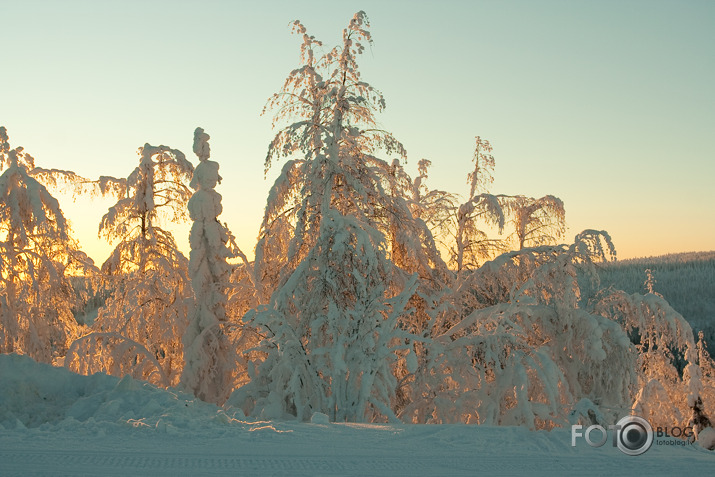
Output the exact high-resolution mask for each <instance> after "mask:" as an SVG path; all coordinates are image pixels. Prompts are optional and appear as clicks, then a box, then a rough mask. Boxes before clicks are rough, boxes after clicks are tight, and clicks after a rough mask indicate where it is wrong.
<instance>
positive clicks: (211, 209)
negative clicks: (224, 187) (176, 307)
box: [181, 128, 234, 403]
mask: <svg viewBox="0 0 715 477" xmlns="http://www.w3.org/2000/svg"><path fill="white" fill-rule="evenodd" d="M208 140H209V135H208V134H206V133H205V132H204V130H203V129H202V128H196V131H195V132H194V153H195V154H196V155H197V156H198V158H199V165H198V166H197V167H196V169H195V170H194V175H193V178H192V179H191V188H193V189H194V191H195V192H194V194H193V195H192V196H191V199H190V200H189V203H188V208H189V217H191V220H193V221H194V224H193V225H192V227H191V234H190V235H189V244H190V246H191V252H190V254H189V277H190V278H191V287H192V288H193V289H194V295H195V297H196V303H195V305H194V308H193V309H192V311H191V314H190V316H189V325H188V327H187V328H186V332H185V333H184V360H185V363H186V364H185V365H184V372H183V374H182V376H181V382H182V384H183V385H184V386H185V387H187V388H188V389H189V390H191V392H193V393H194V394H195V395H196V396H197V397H198V398H200V399H202V400H204V401H208V402H215V403H223V402H224V401H225V400H226V398H227V397H228V393H230V391H231V383H232V381H231V366H230V364H231V358H230V357H229V352H230V344H229V341H228V339H227V337H226V335H225V332H224V328H225V325H226V321H227V317H226V307H227V288H228V286H229V283H228V282H229V277H230V275H231V272H232V267H231V265H229V264H228V262H227V259H229V258H231V257H233V256H234V253H233V252H232V251H231V250H230V249H229V247H228V246H227V244H228V242H229V239H230V235H229V233H228V230H227V229H226V227H224V226H223V225H222V224H221V223H220V222H219V221H218V218H217V217H218V216H219V215H220V214H221V211H222V207H221V195H220V194H219V193H218V192H216V190H215V187H216V184H217V183H220V182H221V176H219V174H218V169H219V165H218V162H215V161H210V160H209V157H210V155H211V153H210V148H209V143H208Z"/></svg>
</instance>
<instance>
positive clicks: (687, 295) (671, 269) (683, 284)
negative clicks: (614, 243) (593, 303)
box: [599, 251, 715, 350]
mask: <svg viewBox="0 0 715 477" xmlns="http://www.w3.org/2000/svg"><path fill="white" fill-rule="evenodd" d="M648 269H649V270H651V272H652V276H653V278H654V280H655V282H654V283H653V290H654V291H655V292H657V293H660V294H661V295H663V297H664V298H665V299H666V300H668V302H669V303H670V305H671V306H672V307H673V308H675V309H676V310H677V311H678V312H680V314H681V315H683V317H684V318H685V319H686V320H688V322H690V325H691V326H692V327H693V330H694V331H695V332H696V333H697V332H698V331H700V330H703V331H705V337H706V340H707V341H708V348H709V349H710V350H712V349H713V348H714V347H715V251H711V252H690V253H677V254H669V255H662V256H659V257H647V258H636V259H630V260H619V261H617V262H612V263H608V264H607V265H605V266H604V267H602V268H600V270H599V276H600V278H601V285H602V286H603V287H608V286H610V285H613V286H614V287H616V288H619V289H621V290H623V291H626V292H628V293H636V292H637V293H646V292H647V290H646V285H645V282H646V277H647V275H646V270H648ZM696 340H697V334H696Z"/></svg>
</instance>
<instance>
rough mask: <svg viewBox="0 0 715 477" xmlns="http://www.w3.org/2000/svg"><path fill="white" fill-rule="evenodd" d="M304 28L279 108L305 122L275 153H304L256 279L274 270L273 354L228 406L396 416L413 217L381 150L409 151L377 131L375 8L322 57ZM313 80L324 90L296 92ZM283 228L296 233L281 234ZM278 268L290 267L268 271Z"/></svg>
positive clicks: (279, 412)
mask: <svg viewBox="0 0 715 477" xmlns="http://www.w3.org/2000/svg"><path fill="white" fill-rule="evenodd" d="M296 26H297V31H298V32H299V33H302V34H303V40H304V44H303V47H302V49H301V50H302V52H303V55H304V56H303V60H304V66H303V67H302V68H300V69H298V70H294V72H293V73H291V77H289V80H288V81H287V82H286V86H285V87H284V91H283V92H282V94H281V96H280V98H281V99H280V101H279V102H278V103H275V104H273V106H274V107H276V106H278V107H279V108H280V109H279V116H278V117H279V118H280V119H283V118H284V116H283V115H282V114H281V112H283V111H291V112H292V113H293V114H292V115H291V116H290V117H291V118H292V119H297V121H295V122H293V123H292V124H291V125H290V126H288V127H287V128H284V129H283V130H281V131H280V132H279V133H278V135H277V138H276V140H274V141H273V143H271V146H270V148H269V158H270V157H272V154H273V153H274V151H276V150H277V148H278V150H279V152H280V154H285V155H293V156H298V157H296V158H294V159H292V160H291V161H289V162H288V163H287V164H286V166H285V167H284V168H283V171H282V173H281V175H280V176H279V178H278V179H277V180H276V183H275V184H274V186H273V188H272V190H271V193H270V195H269V200H268V204H267V207H266V215H265V218H264V222H263V226H262V232H261V236H260V241H259V244H258V246H257V252H256V268H257V270H258V272H257V273H256V276H257V279H261V278H262V277H269V278H270V279H271V280H274V282H273V284H272V285H274V286H275V287H276V288H275V291H272V292H271V293H270V295H268V294H267V293H266V295H265V296H270V299H269V301H268V305H266V306H263V307H259V308H258V309H257V310H256V311H255V312H253V313H250V314H249V315H248V317H247V318H248V320H249V321H250V322H251V323H254V324H255V325H257V326H258V327H259V328H260V329H261V330H262V332H263V333H264V334H265V339H264V341H263V343H262V347H261V349H263V350H264V351H265V353H266V358H265V360H264V361H263V362H261V363H259V364H258V365H257V366H256V368H255V369H254V370H253V371H252V380H251V382H250V383H249V384H248V385H246V386H244V387H243V388H240V389H239V390H237V391H236V392H235V393H234V394H233V395H232V397H231V399H230V400H229V402H230V403H232V404H234V405H240V406H242V407H243V408H244V409H246V410H248V411H250V412H252V413H254V414H256V415H263V416H267V417H283V416H287V415H292V416H296V417H297V418H299V419H307V418H309V417H310V415H311V413H313V412H323V413H325V414H327V415H329V416H330V417H331V419H333V420H351V421H352V420H357V421H364V420H375V419H386V418H388V419H389V418H394V415H393V413H392V410H391V409H390V399H391V398H392V396H393V395H394V392H395V385H396V382H395V377H394V375H393V374H392V370H391V362H392V361H395V360H396V359H397V356H396V355H395V350H396V349H397V348H400V347H402V346H404V345H403V344H400V341H399V340H397V339H396V338H397V336H399V333H398V331H397V326H398V322H399V318H400V315H402V314H403V313H404V309H405V306H406V302H407V300H408V299H409V298H410V297H411V296H412V295H413V293H414V279H412V280H410V279H408V278H407V277H406V276H405V275H404V274H402V273H401V272H399V270H398V269H397V268H396V267H395V266H394V265H393V262H392V261H390V260H389V259H388V251H390V252H391V253H392V255H393V257H394V254H395V250H394V248H392V247H389V246H388V242H387V240H386V237H387V236H388V233H389V230H390V227H391V224H392V221H393V220H394V219H395V218H396V217H400V218H404V219H405V220H404V222H405V225H406V227H409V226H410V223H414V221H413V220H412V216H411V214H410V211H409V207H408V205H407V203H406V201H405V200H404V199H403V198H399V199H397V198H394V197H393V196H391V195H390V193H389V192H388V191H387V190H386V189H385V185H386V184H389V178H388V175H389V170H390V166H389V164H388V163H387V162H385V161H384V160H381V159H379V158H377V157H376V156H375V155H374V152H375V151H376V150H378V149H380V148H381V149H383V150H385V151H386V152H387V153H388V154H389V153H391V152H393V151H396V152H398V153H402V152H403V148H402V146H401V145H400V144H399V143H398V142H397V141H395V140H394V138H393V137H392V136H391V135H390V134H388V133H386V132H384V131H380V130H377V129H373V128H371V127H372V126H374V125H375V119H374V112H375V111H379V110H381V109H382V108H383V107H384V100H383V98H382V95H381V94H380V93H379V92H378V91H377V90H375V89H374V88H373V87H372V86H370V85H369V84H367V83H365V82H364V81H363V80H362V79H361V77H360V72H359V69H358V65H357V56H358V55H359V54H360V53H361V52H362V51H363V50H364V45H365V44H366V43H368V42H370V41H371V36H370V33H369V31H367V30H366V27H367V26H368V25H367V18H366V16H365V14H364V12H359V13H357V14H356V15H355V16H354V17H353V19H352V20H351V22H350V24H349V26H348V28H346V29H345V30H344V31H343V43H342V45H341V46H340V47H336V48H334V49H332V50H331V51H330V52H328V53H327V54H324V55H322V56H321V57H320V58H319V59H317V60H315V58H314V56H313V48H314V47H315V46H316V45H318V44H319V43H318V42H316V41H315V40H314V38H312V37H309V36H308V35H307V34H306V33H305V28H304V27H303V26H302V25H301V24H300V23H299V22H296ZM306 52H308V56H307V60H306V56H305V54H306ZM318 66H319V67H318ZM294 75H298V77H296V78H294ZM304 83H305V84H308V85H310V84H313V85H314V87H313V88H312V89H311V88H307V89H305V90H304V89H303V88H302V87H300V88H298V89H297V90H296V87H295V85H296V84H301V85H302V84H304ZM294 116H297V118H294ZM279 146H280V147H279ZM269 164H270V163H269V161H267V165H269ZM276 226H278V227H279V229H278V230H280V231H282V232H289V235H287V236H282V237H276V234H275V233H274V232H275V230H276V229H275V228H274V227H276ZM277 240H280V244H281V245H274V244H276V243H277ZM282 247H284V248H282ZM281 248H282V252H283V254H284V256H285V259H282V260H281V261H280V262H272V263H269V262H267V260H268V259H271V258H272V257H270V256H269V255H268V254H267V253H266V252H267V251H268V250H270V251H271V252H272V253H275V252H276V251H279V250H281ZM404 249H405V250H410V251H412V250H419V249H420V248H419V247H411V246H410V247H405V248H404ZM278 265H280V268H281V270H280V271H279V270H275V268H274V271H269V270H270V268H271V267H276V266H278Z"/></svg>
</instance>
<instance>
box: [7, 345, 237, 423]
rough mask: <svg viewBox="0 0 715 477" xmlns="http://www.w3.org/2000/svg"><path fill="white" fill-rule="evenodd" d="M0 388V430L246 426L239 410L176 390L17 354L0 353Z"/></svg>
mask: <svg viewBox="0 0 715 477" xmlns="http://www.w3.org/2000/svg"><path fill="white" fill-rule="evenodd" d="M0 389H1V390H2V392H0V429H23V428H40V429H51V428H55V427H59V428H67V427H79V426H83V427H84V428H87V427H88V426H89V427H92V425H97V426H99V427H102V428H105V427H107V425H110V426H111V425H118V426H122V427H135V428H139V427H141V428H150V429H156V430H159V431H163V432H172V431H178V430H181V429H184V430H186V429H190V430H198V429H200V428H214V429H215V427H216V426H226V425H227V424H237V425H242V424H246V425H248V424H249V423H245V422H242V421H239V420H238V419H239V418H241V417H243V416H242V414H240V411H235V412H234V413H233V414H227V413H226V411H224V410H223V409H220V408H218V407H217V406H215V405H213V404H208V403H205V402H203V401H200V400H198V399H196V398H195V397H194V396H192V395H190V394H186V393H183V392H180V391H178V390H175V389H168V390H165V389H159V388H156V387H154V386H152V385H151V384H149V383H145V382H142V381H137V380H134V379H132V378H131V377H130V376H125V377H124V378H122V379H119V378H116V377H113V376H107V375H104V374H94V375H92V376H82V375H79V374H74V373H72V372H70V371H68V370H66V369H64V368H56V367H53V366H50V365H47V364H41V363H37V362H35V361H34V360H32V359H31V358H29V357H27V356H21V355H16V354H10V355H0Z"/></svg>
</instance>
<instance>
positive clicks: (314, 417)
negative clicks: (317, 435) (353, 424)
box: [310, 412, 330, 424]
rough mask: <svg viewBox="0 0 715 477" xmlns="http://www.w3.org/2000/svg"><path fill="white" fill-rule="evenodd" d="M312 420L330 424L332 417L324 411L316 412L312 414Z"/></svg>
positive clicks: (316, 422) (314, 422) (312, 421)
mask: <svg viewBox="0 0 715 477" xmlns="http://www.w3.org/2000/svg"><path fill="white" fill-rule="evenodd" d="M310 422H311V423H313V424H330V418H329V417H328V415H327V414H323V413H322V412H314V413H313V415H312V416H310Z"/></svg>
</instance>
